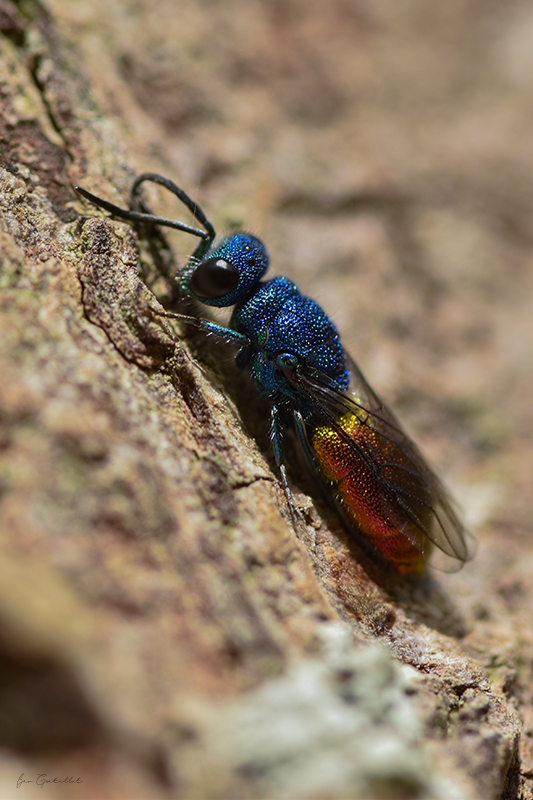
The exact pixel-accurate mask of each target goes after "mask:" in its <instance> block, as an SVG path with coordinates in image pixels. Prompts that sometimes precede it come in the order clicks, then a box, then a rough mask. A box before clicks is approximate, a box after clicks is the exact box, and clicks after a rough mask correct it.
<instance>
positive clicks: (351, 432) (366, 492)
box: [296, 355, 469, 572]
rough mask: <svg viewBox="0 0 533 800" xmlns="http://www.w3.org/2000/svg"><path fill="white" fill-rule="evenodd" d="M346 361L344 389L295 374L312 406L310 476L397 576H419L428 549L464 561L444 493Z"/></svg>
mask: <svg viewBox="0 0 533 800" xmlns="http://www.w3.org/2000/svg"><path fill="white" fill-rule="evenodd" d="M347 363H348V365H349V370H350V385H349V387H348V389H347V390H346V391H340V390H339V389H338V388H337V387H336V386H335V385H334V384H333V382H332V381H331V379H330V378H328V377H327V376H326V375H324V374H323V373H319V372H313V373H311V372H309V371H307V370H305V369H303V368H300V369H299V370H298V373H297V376H296V385H297V387H298V389H299V391H300V392H301V393H302V394H304V395H305V397H306V399H307V401H308V403H309V405H310V406H311V408H312V415H311V416H310V418H309V420H308V421H306V423H305V432H304V435H305V438H306V442H305V443H304V446H305V449H306V451H307V454H308V456H309V457H310V459H311V460H312V461H313V463H314V467H315V471H318V472H319V473H321V474H322V475H323V476H324V477H325V478H326V481H328V483H329V484H330V486H333V487H334V492H333V495H334V500H335V502H336V503H337V504H338V505H339V506H340V510H341V511H342V513H343V516H344V517H345V518H348V521H349V522H352V523H353V524H355V525H356V526H357V527H358V528H359V529H360V530H361V532H362V533H363V535H364V536H365V537H366V538H369V539H370V540H371V544H372V546H373V547H374V548H375V549H377V550H378V551H379V552H381V554H382V556H383V557H385V558H386V559H387V560H389V561H392V562H393V563H394V564H395V565H396V567H397V569H398V570H399V571H400V572H408V571H414V570H420V569H421V567H422V564H423V563H425V562H426V561H427V560H428V558H429V555H430V552H431V550H432V545H435V546H436V547H437V548H439V550H441V551H442V552H443V553H445V554H446V555H447V556H449V557H450V558H452V559H457V561H458V562H464V561H466V560H468V558H469V553H468V547H467V536H466V532H465V529H464V527H463V525H462V523H461V521H460V519H459V517H458V515H457V513H456V511H455V508H454V506H453V503H452V501H451V499H450V496H449V495H448V492H447V490H446V489H445V488H444V486H443V484H442V483H441V481H440V480H439V478H438V477H437V476H436V475H435V473H434V472H433V470H432V469H431V468H430V467H429V466H428V464H427V462H426V461H425V459H424V457H423V456H422V454H421V453H420V451H419V449H418V448H417V446H416V445H415V444H414V443H413V442H412V441H411V439H410V438H409V437H408V436H407V434H406V433H405V432H404V431H403V429H402V427H401V425H400V423H399V422H398V420H397V419H396V417H395V416H394V415H393V414H392V412H391V411H389V409H388V408H387V407H386V405H385V404H384V403H383V401H382V400H381V399H380V398H379V397H378V395H377V394H376V393H375V392H374V390H373V389H372V388H371V386H370V385H369V384H368V382H367V381H366V379H365V377H364V376H363V374H362V373H361V370H360V369H359V368H358V366H357V365H356V364H355V362H354V361H353V359H351V358H350V357H349V356H348V355H347ZM458 566H460V564H458Z"/></svg>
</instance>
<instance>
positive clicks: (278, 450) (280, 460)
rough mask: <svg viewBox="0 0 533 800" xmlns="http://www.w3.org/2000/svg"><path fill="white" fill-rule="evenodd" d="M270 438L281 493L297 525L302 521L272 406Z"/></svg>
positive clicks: (277, 417) (274, 410)
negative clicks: (288, 475)
mask: <svg viewBox="0 0 533 800" xmlns="http://www.w3.org/2000/svg"><path fill="white" fill-rule="evenodd" d="M270 437H271V439H272V444H273V445H274V458H275V459H276V466H277V468H278V470H279V474H280V477H281V484H282V486H283V491H284V492H285V497H286V498H287V505H288V506H289V510H290V512H291V517H292V518H293V522H294V523H295V524H296V525H298V523H300V522H301V521H302V519H301V516H300V512H299V511H298V509H297V508H296V503H295V502H294V497H293V495H292V492H291V489H290V486H289V481H288V479H287V468H286V467H285V458H284V455H283V445H282V425H281V421H280V416H279V409H278V408H277V406H272V409H271V411H270Z"/></svg>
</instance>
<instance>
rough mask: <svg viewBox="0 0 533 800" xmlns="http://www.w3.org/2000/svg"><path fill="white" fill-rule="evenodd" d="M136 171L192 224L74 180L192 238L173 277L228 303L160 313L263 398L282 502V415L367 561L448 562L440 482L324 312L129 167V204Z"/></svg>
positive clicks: (450, 538) (262, 255) (126, 215)
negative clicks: (227, 314)
mask: <svg viewBox="0 0 533 800" xmlns="http://www.w3.org/2000/svg"><path fill="white" fill-rule="evenodd" d="M146 181H151V182H154V183H157V184H159V185H161V186H163V187H165V188H166V189H168V190H169V191H170V192H172V193H173V194H174V195H175V196H176V197H177V198H178V199H179V200H180V201H181V202H182V203H183V204H184V205H185V206H186V208H187V209H188V210H189V211H190V213H191V214H192V216H193V217H194V219H195V220H196V222H197V223H198V224H199V225H200V226H201V227H199V228H198V227H193V226H191V225H188V224H186V223H184V222H179V221H173V220H169V219H164V218H162V217H157V216H155V215H153V214H150V213H145V212H144V211H141V210H126V209H122V208H120V207H119V206H116V205H114V204H112V203H109V202H107V201H105V200H102V199H101V198H98V197H96V196H95V195H93V194H91V193H90V192H88V191H86V190H85V189H82V188H80V187H76V191H77V192H78V193H79V194H80V195H82V196H83V197H84V198H85V199H87V200H89V201H90V202H91V203H93V204H94V205H96V206H98V207H100V208H102V209H104V210H106V211H108V212H110V213H111V214H112V215H114V216H115V217H118V218H120V219H124V220H129V221H132V222H144V223H150V224H153V225H161V226H167V227H170V228H175V229H177V230H179V231H183V232H185V233H188V234H191V235H192V236H195V237H198V238H199V240H200V241H199V243H198V245H197V246H196V248H195V250H194V251H193V253H192V255H191V256H190V258H189V260H188V263H187V264H186V265H185V266H184V267H183V268H182V269H181V270H180V271H179V273H178V276H177V280H178V281H179V283H180V285H181V288H182V289H183V291H184V292H185V293H186V294H187V295H189V296H191V297H192V298H194V299H195V300H197V301H198V302H200V303H202V304H204V305H205V306H211V307H215V308H222V307H233V312H232V315H231V319H230V322H229V324H228V326H223V325H219V324H218V323H216V322H213V321H210V320H198V319H196V318H193V317H188V316H186V315H183V314H172V313H170V312H165V315H167V316H171V317H174V318H176V319H180V320H183V321H186V322H192V323H193V324H196V325H197V326H198V327H199V328H201V329H202V330H203V331H205V332H206V333H209V334H214V335H216V336H218V337H220V339H221V340H224V341H225V342H230V343H233V344H234V345H236V346H237V348H238V351H237V355H236V363H237V365H238V367H240V368H242V369H243V370H247V371H248V373H249V375H250V377H251V381H252V383H253V385H254V386H255V389H256V390H257V392H258V393H259V394H260V395H262V396H263V397H264V398H266V399H267V401H268V403H269V406H270V423H271V437H272V442H273V449H274V455H275V460H276V464H277V467H278V470H279V475H280V477H281V481H282V484H283V487H284V490H285V493H286V496H287V498H288V502H289V505H290V507H291V510H292V511H293V512H295V511H296V509H295V505H294V501H293V499H292V494H291V491H290V487H289V482H288V477H287V468H286V462H285V456H284V452H283V446H282V439H283V436H282V434H283V430H284V428H285V427H286V426H287V425H290V426H292V428H293V430H294V432H295V433H296V436H297V439H298V441H299V442H300V444H301V448H302V451H303V453H304V457H305V459H306V461H307V463H308V464H309V467H310V469H311V471H312V473H313V474H314V475H315V476H317V477H318V479H319V480H320V482H321V484H322V486H323V488H324V490H325V492H326V494H327V497H328V498H329V500H330V501H331V503H332V504H333V505H334V507H335V509H336V510H337V512H338V513H339V515H340V517H341V519H342V522H343V523H344V526H345V527H346V529H347V530H348V532H349V533H350V534H352V535H353V536H354V537H355V538H356V539H357V540H358V541H359V542H360V543H361V542H363V544H364V545H366V548H367V549H370V551H371V552H372V553H374V554H375V555H377V557H378V560H381V561H384V562H386V564H388V565H392V567H393V568H394V569H395V570H396V572H397V573H399V574H401V575H404V574H407V573H414V574H416V573H421V572H422V571H423V570H424V568H425V567H426V565H427V563H428V561H429V559H430V557H431V554H432V551H434V549H435V548H437V549H438V550H440V551H442V552H443V553H444V554H445V555H446V556H448V557H450V558H451V559H455V560H456V562H455V563H457V564H459V565H460V564H461V562H464V561H466V560H467V559H468V558H469V552H468V547H467V536H466V533H465V529H464V527H463V525H462V523H461V521H460V519H459V517H458V515H457V513H456V511H455V508H454V506H453V503H452V501H451V499H450V497H449V495H448V493H447V491H446V489H445V488H444V486H443V484H442V483H441V481H440V480H439V478H438V477H437V476H436V475H435V473H434V472H433V471H432V470H431V469H430V467H429V466H428V464H427V463H426V461H425V459H424V457H423V456H422V454H421V453H420V451H419V450H418V448H417V446H416V445H415V444H414V443H413V442H412V441H411V439H410V438H409V437H408V436H407V434H406V433H405V432H404V431H403V429H402V427H401V425H400V423H399V422H398V420H397V419H396V417H395V416H394V414H393V413H392V412H391V411H389V409H388V408H387V406H386V405H385V404H384V403H383V401H382V400H381V399H380V398H379V396H378V395H377V394H376V392H375V391H374V390H373V389H372V387H371V386H370V385H369V383H368V382H367V380H366V379H365V377H364V376H363V374H362V372H361V370H360V369H359V367H358V366H357V364H356V363H355V361H354V360H353V359H352V358H351V356H350V355H349V354H348V353H347V352H346V350H345V349H344V348H343V346H342V343H341V339H340V336H339V333H338V331H337V328H336V327H335V325H334V323H333V322H332V320H331V319H330V318H329V316H328V315H327V314H326V312H325V311H324V310H323V309H322V308H321V307H320V306H319V305H318V303H316V302H315V301H314V300H312V299H311V298H309V297H306V296H305V295H303V294H302V293H301V292H300V290H299V288H298V287H297V286H296V285H295V284H294V283H293V282H292V281H291V280H289V279H288V278H285V277H275V278H271V279H270V280H263V277H264V275H265V273H266V272H267V270H268V267H269V256H268V252H267V250H266V247H265V245H264V244H263V242H262V241H261V240H260V239H258V238H257V237H255V236H252V235H251V234H250V233H245V232H238V233H233V234H231V235H230V236H227V237H226V238H224V239H222V240H221V241H220V242H219V243H218V244H214V242H215V238H216V232H215V229H214V227H213V225H212V224H211V223H210V222H209V220H208V219H207V217H206V215H205V214H204V212H203V211H202V209H201V208H200V206H199V205H198V204H197V203H195V202H194V201H193V200H191V198H190V197H189V196H188V195H187V194H186V193H185V192H184V191H183V189H181V188H180V187H179V186H177V185H176V184H175V183H173V182H172V181H170V180H168V179H167V178H164V177H162V176H160V175H157V174H154V173H144V174H142V175H140V176H139V177H138V178H137V179H136V180H135V182H134V184H133V186H132V191H131V200H132V202H131V205H132V207H133V208H135V207H136V205H137V207H139V206H138V204H139V190H140V187H141V185H142V184H143V183H144V182H146Z"/></svg>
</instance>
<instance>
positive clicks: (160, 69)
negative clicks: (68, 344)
mask: <svg viewBox="0 0 533 800" xmlns="http://www.w3.org/2000/svg"><path fill="white" fill-rule="evenodd" d="M48 7H49V8H50V10H51V11H52V13H53V14H54V15H55V16H56V17H57V19H58V21H59V24H60V26H61V27H62V28H63V30H64V32H65V33H66V34H67V36H69V37H70V38H71V39H73V40H74V41H76V42H77V44H78V46H79V48H80V56H81V58H82V61H83V65H84V69H85V70H86V71H87V74H88V75H89V77H90V78H92V82H93V85H94V86H95V87H97V89H96V91H97V93H98V97H97V99H98V101H99V102H100V103H101V104H102V105H103V107H104V108H106V109H108V110H109V111H110V112H111V113H113V114H116V116H117V118H118V119H119V120H122V123H121V124H122V126H123V127H122V136H123V138H124V141H125V143H126V145H127V147H128V148H129V150H130V152H132V153H134V154H135V163H134V165H133V167H134V169H135V171H137V172H142V171H146V170H150V169H154V170H156V171H159V172H164V173H165V174H166V175H168V176H169V177H171V178H172V179H173V180H175V181H176V182H178V183H179V184H180V185H181V186H183V187H184V188H185V190H186V191H187V192H188V193H189V194H190V195H191V196H192V197H193V198H195V199H197V200H198V201H199V203H200V204H201V205H202V206H203V208H204V210H205V211H206V213H207V215H208V217H209V218H210V219H211V220H212V221H213V222H214V224H215V227H216V228H217V230H218V231H219V232H220V233H221V234H222V233H224V232H227V231H228V230H231V229H233V228H235V227H244V228H246V229H248V230H250V231H252V232H253V233H255V234H257V235H259V236H261V237H262V238H263V239H264V240H265V242H266V243H267V246H268V248H269V250H270V253H271V258H272V274H286V275H288V276H289V277H290V278H292V279H293V280H295V281H296V282H297V283H298V285H299V286H300V288H301V289H302V291H304V292H305V293H306V294H309V295H311V296H313V297H314V298H316V299H317V300H318V301H319V302H320V303H321V304H322V305H323V306H324V307H325V308H326V310H327V311H328V313H329V314H330V315H331V316H332V317H333V319H334V320H335V322H336V323H337V325H338V327H339V329H340V331H341V333H342V337H343V341H344V343H345V344H346V346H347V347H348V349H349V350H350V351H351V353H352V355H353V356H354V357H355V359H356V360H357V362H358V363H359V365H360V367H361V368H362V370H363V371H364V372H365V374H366V375H367V377H368V378H369V380H370V382H371V383H372V385H373V386H374V387H375V388H376V390H377V391H378V392H379V393H380V394H381V395H382V396H383V397H384V399H385V400H386V401H387V402H388V403H389V404H390V405H391V406H392V407H393V408H394V410H395V411H396V412H397V413H398V415H399V416H400V417H401V419H402V420H403V422H404V423H405V425H406V427H407V429H408V430H409V431H410V432H411V433H412V434H413V435H414V436H415V438H416V440H417V442H419V443H420V445H421V447H422V449H423V451H424V452H425V453H426V454H427V455H428V457H429V459H430V461H431V462H432V463H434V464H436V465H438V471H439V472H440V473H441V474H442V475H444V476H445V479H446V480H447V481H448V483H449V484H450V485H451V486H452V488H453V491H454V494H455V495H456V496H457V497H458V498H459V500H460V502H461V504H462V506H463V509H464V514H465V518H466V519H467V521H468V524H469V526H470V527H471V529H472V530H473V531H474V533H475V535H476V538H477V539H478V553H477V556H476V559H475V561H473V562H472V563H471V564H469V565H467V566H466V567H465V568H464V569H463V570H462V571H461V572H460V573H458V574H457V575H454V576H450V577H446V578H443V582H444V583H445V584H446V587H447V589H448V590H449V591H450V593H451V594H453V595H454V597H455V598H456V599H457V600H458V602H459V604H460V606H461V608H462V609H463V611H464V612H465V614H466V615H467V617H468V619H469V621H470V623H471V624H472V630H471V633H470V634H469V635H468V636H467V638H466V639H465V642H464V646H465V648H466V650H467V652H469V653H470V654H471V655H474V656H476V657H478V659H479V660H480V661H481V663H483V664H484V666H485V667H486V668H489V669H490V670H492V672H491V675H492V676H493V678H494V680H496V682H498V681H499V683H500V686H501V688H502V689H503V691H504V692H505V693H506V694H507V696H508V697H510V698H511V699H512V700H513V701H515V702H516V703H517V704H518V705H520V707H521V713H522V716H523V718H524V720H525V727H526V736H525V737H524V748H525V750H524V754H523V755H524V757H526V758H527V757H528V753H529V751H528V749H527V748H528V747H529V746H530V745H529V743H530V742H531V736H532V735H533V714H532V711H531V693H532V680H533V675H532V670H533V640H532V633H531V619H530V614H531V608H532V607H533V590H532V588H531V587H532V585H533V581H532V577H533V537H532V530H533V523H532V519H533V491H532V478H533V446H532V445H533V404H532V402H531V398H532V396H533V348H532V340H533V6H532V5H531V3H529V2H527V1H526V0H448V2H446V3H429V2H425V1H424V0H403V2H401V3H399V2H397V0H329V2H328V3H323V2H320V0H227V1H226V2H224V3H217V2H213V0H179V2H176V0H115V1H114V2H113V3H109V2H104V1H103V0H91V2H87V0H83V1H82V0H68V1H67V0H49V2H48ZM96 76H97V78H96ZM87 188H89V189H90V188H91V186H90V185H89V186H87ZM99 188H100V187H99ZM119 189H120V192H115V187H113V186H111V185H110V186H109V187H108V190H107V193H106V197H108V199H110V200H112V201H113V200H115V202H123V198H124V190H125V185H124V186H121V187H119ZM100 193H102V192H100ZM154 197H155V195H154ZM158 203H160V206H159V207H160V208H161V210H162V212H163V213H166V214H168V215H174V216H176V214H177V215H179V214H180V213H181V209H180V207H179V205H177V204H176V203H172V200H171V199H170V198H168V197H164V196H163V195H161V196H160V197H159V199H158ZM173 241H174V242H175V244H176V248H177V250H178V252H179V253H180V257H181V259H183V260H184V259H185V258H186V257H187V255H188V253H189V252H190V249H191V243H190V241H188V240H187V238H186V237H183V236H180V235H179V234H178V235H175V236H174V237H173ZM528 737H529V738H528ZM530 755H531V753H529V756H530ZM530 767H531V764H530Z"/></svg>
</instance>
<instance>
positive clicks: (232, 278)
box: [189, 256, 240, 300]
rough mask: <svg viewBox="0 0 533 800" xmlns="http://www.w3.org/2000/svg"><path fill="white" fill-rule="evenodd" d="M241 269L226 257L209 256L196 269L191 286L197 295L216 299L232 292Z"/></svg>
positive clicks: (207, 298) (237, 281)
mask: <svg viewBox="0 0 533 800" xmlns="http://www.w3.org/2000/svg"><path fill="white" fill-rule="evenodd" d="M239 278H240V275H239V270H238V269H237V267H236V266H234V264H232V263H231V262H230V261H226V260H225V259H224V258H218V257H216V256H215V257H214V258H207V259H206V260H205V261H202V263H201V264H198V266H197V267H196V269H195V270H194V272H193V274H192V276H191V281H190V284H189V288H190V290H191V292H192V293H193V294H195V295H196V296H197V297H203V298H205V299H206V300H216V299H217V298H219V297H224V296H225V295H227V294H230V293H231V292H232V291H233V290H234V289H236V288H237V285H238V283H239Z"/></svg>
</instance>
